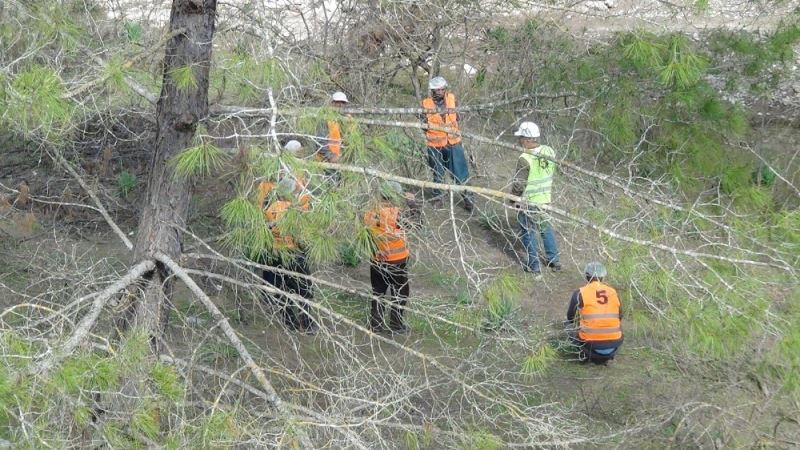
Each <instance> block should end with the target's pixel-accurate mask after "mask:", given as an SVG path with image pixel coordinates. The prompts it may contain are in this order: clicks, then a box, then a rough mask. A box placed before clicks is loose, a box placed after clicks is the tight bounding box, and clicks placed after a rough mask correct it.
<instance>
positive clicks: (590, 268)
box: [583, 261, 608, 281]
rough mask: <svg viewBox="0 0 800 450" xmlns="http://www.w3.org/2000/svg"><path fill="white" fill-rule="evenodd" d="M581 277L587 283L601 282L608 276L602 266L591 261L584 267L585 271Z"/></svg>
mask: <svg viewBox="0 0 800 450" xmlns="http://www.w3.org/2000/svg"><path fill="white" fill-rule="evenodd" d="M583 275H584V276H585V277H586V280H587V281H591V280H597V281H603V280H604V279H605V277H606V276H608V272H606V268H605V266H603V264H601V263H599V262H597V261H592V262H590V263H589V264H587V265H586V268H585V269H583Z"/></svg>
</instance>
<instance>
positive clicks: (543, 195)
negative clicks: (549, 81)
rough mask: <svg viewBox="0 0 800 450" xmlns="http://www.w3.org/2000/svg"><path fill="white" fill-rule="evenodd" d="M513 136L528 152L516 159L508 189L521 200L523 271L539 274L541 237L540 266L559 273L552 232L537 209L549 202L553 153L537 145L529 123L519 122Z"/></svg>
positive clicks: (534, 128)
mask: <svg viewBox="0 0 800 450" xmlns="http://www.w3.org/2000/svg"><path fill="white" fill-rule="evenodd" d="M514 136H517V138H518V141H519V145H520V146H522V147H524V148H525V149H526V150H528V151H526V152H524V153H522V154H521V155H520V156H519V160H518V161H517V170H516V173H515V175H514V180H513V182H512V186H511V193H512V194H514V195H517V196H520V197H522V198H523V200H524V201H523V203H522V204H517V205H516V206H517V209H518V211H519V212H518V213H517V220H518V221H519V226H520V237H521V239H522V243H523V245H524V246H525V250H526V252H527V254H528V260H527V262H526V264H525V265H524V266H523V269H524V270H525V271H526V272H531V273H534V274H537V275H538V274H540V273H541V268H540V264H539V251H538V249H539V240H538V238H537V236H541V237H542V244H543V246H544V253H545V260H544V263H545V264H546V265H547V267H550V268H551V269H552V270H553V271H554V272H558V271H560V270H561V262H560V261H559V255H558V247H557V246H556V238H555V233H554V232H553V226H552V225H551V224H550V220H549V218H548V216H547V212H546V211H544V210H543V209H542V208H541V206H542V205H547V204H549V203H550V201H551V200H552V193H551V191H552V187H553V175H555V172H556V163H555V162H553V161H552V160H553V159H554V158H555V151H554V150H553V149H552V148H550V147H548V146H546V145H541V144H540V143H539V136H540V134H539V127H538V126H537V125H536V124H535V123H533V122H522V123H521V124H520V125H519V129H518V130H517V131H515V132H514Z"/></svg>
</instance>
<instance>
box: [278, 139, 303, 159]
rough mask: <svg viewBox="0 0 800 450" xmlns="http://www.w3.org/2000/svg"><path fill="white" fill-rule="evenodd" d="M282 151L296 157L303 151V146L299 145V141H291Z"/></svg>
mask: <svg viewBox="0 0 800 450" xmlns="http://www.w3.org/2000/svg"><path fill="white" fill-rule="evenodd" d="M283 149H284V150H286V151H287V152H289V153H291V154H293V155H296V154H298V153H300V151H301V150H303V144H301V143H300V141H296V140H294V139H292V140H291V141H289V142H287V143H286V144H285V145H284V146H283Z"/></svg>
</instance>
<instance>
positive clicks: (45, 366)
mask: <svg viewBox="0 0 800 450" xmlns="http://www.w3.org/2000/svg"><path fill="white" fill-rule="evenodd" d="M155 267H156V264H155V262H154V261H152V260H145V261H142V262H140V263H139V264H137V265H135V266H133V267H132V268H131V269H130V270H129V271H128V273H127V274H125V275H124V276H123V277H121V278H119V279H118V280H117V281H116V283H114V284H112V285H111V286H108V287H107V288H105V289H103V290H102V291H100V292H98V293H92V294H89V295H86V296H84V297H82V298H80V299H78V300H76V302H75V303H81V302H82V301H84V300H86V299H89V298H92V297H95V299H94V302H93V303H92V309H91V310H89V313H88V314H86V315H85V316H83V318H82V319H81V321H80V322H78V325H77V327H76V328H75V331H74V332H73V333H72V336H70V337H69V339H67V341H66V342H65V343H64V345H62V346H61V348H59V349H58V350H56V351H55V352H54V353H53V355H52V356H51V357H50V358H48V359H46V360H44V361H42V362H41V363H39V364H35V365H33V366H32V370H31V373H40V372H44V371H47V370H49V369H50V368H52V367H53V366H54V365H56V364H58V363H59V362H61V360H63V359H64V358H66V357H68V356H70V355H71V354H72V353H73V352H74V351H75V349H76V348H77V347H78V346H79V345H80V344H81V343H82V342H83V340H84V339H85V338H86V336H87V335H88V334H89V332H90V331H91V330H92V327H94V325H95V323H97V319H98V317H100V312H101V311H102V310H103V307H104V306H105V304H106V302H108V300H109V299H110V298H111V297H112V296H113V295H114V294H116V293H118V292H119V291H121V290H123V289H125V288H127V287H128V286H129V285H131V284H133V283H135V282H136V281H137V280H139V278H140V277H141V276H142V275H144V274H145V273H147V272H149V271H151V270H153V269H154V268H155Z"/></svg>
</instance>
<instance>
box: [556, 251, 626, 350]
mask: <svg viewBox="0 0 800 450" xmlns="http://www.w3.org/2000/svg"><path fill="white" fill-rule="evenodd" d="M607 274H608V273H607V272H606V268H605V267H604V266H603V265H602V264H601V263H599V262H590V263H589V264H587V265H586V268H585V269H584V276H585V277H586V281H587V282H588V284H586V285H585V286H583V287H582V288H579V289H576V290H575V292H573V293H572V298H571V299H570V302H569V307H568V308H567V325H568V327H569V328H568V332H569V334H570V338H571V339H572V342H573V343H574V344H575V345H576V346H577V347H578V348H579V351H580V359H581V360H582V361H587V360H588V361H592V362H594V363H595V364H606V363H607V362H608V361H609V360H611V359H614V355H615V354H616V353H617V350H618V349H619V347H620V346H621V345H622V341H623V338H622V304H621V303H620V300H619V296H618V295H617V291H616V290H615V289H614V288H613V287H611V286H609V285H607V284H605V283H604V282H603V280H604V279H605V278H606V276H607Z"/></svg>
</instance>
